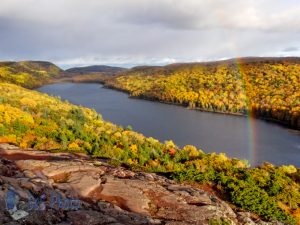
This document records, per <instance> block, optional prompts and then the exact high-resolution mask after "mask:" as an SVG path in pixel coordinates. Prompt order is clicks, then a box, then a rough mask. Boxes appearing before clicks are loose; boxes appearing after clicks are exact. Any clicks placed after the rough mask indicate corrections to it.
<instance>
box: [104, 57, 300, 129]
mask: <svg viewBox="0 0 300 225" xmlns="http://www.w3.org/2000/svg"><path fill="white" fill-rule="evenodd" d="M106 85H107V86H110V87H114V88H117V89H121V90H124V91H127V92H129V93H130V95H131V96H136V97H142V98H147V99H151V100H159V101H163V102H169V103H175V104H180V105H184V106H189V107H190V108H198V109H202V110H208V111H216V112H224V113H236V114H249V113H250V114H252V115H253V116H255V117H261V118H265V119H270V120H275V121H278V122H280V123H283V124H286V125H288V126H291V127H293V128H296V129H300V58H296V57H290V58H251V57H249V58H241V59H231V60H224V61H219V62H204V63H182V64H171V65H167V66H163V67H136V68H133V69H131V70H129V71H127V72H125V73H122V74H121V75H119V76H117V77H114V78H112V79H110V80H108V81H106Z"/></svg>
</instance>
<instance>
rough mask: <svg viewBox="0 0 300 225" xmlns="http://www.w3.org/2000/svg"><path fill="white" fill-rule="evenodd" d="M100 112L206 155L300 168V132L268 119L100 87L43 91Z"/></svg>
mask: <svg viewBox="0 0 300 225" xmlns="http://www.w3.org/2000/svg"><path fill="white" fill-rule="evenodd" d="M38 91H41V92H45V93H48V94H51V95H56V96H57V95H59V96H61V98H62V99H67V100H68V101H70V102H72V103H74V104H79V105H83V106H86V107H89V108H94V109H95V110H96V111H97V112H98V113H100V114H102V116H103V118H104V119H105V120H108V121H111V122H113V123H115V124H118V125H121V126H123V127H126V126H127V125H131V126H132V127H133V129H134V130H135V131H138V132H141V133H143V134H144V135H146V136H151V137H154V138H156V139H159V140H160V141H165V140H170V139H171V140H173V141H174V142H175V143H176V144H177V145H178V146H184V145H186V144H192V145H195V146H197V147H198V148H201V149H203V150H204V151H205V152H225V153H226V154H227V155H228V156H230V157H236V158H241V159H247V160H248V161H249V162H250V163H251V164H252V165H257V164H260V163H262V162H264V161H268V162H271V163H274V164H276V165H281V164H294V165H296V166H298V167H300V133H299V132H298V131H293V130H289V129H286V128H284V127H282V126H280V125H277V124H273V123H269V122H266V121H263V120H256V119H251V120H250V119H248V118H246V117H240V116H230V115H223V114H216V113H208V112H200V111H195V110H189V109H186V108H184V107H180V106H174V105H167V104H162V103H158V102H151V101H146V100H140V99H132V98H128V95H127V94H125V93H122V92H119V91H115V90H111V89H107V88H103V87H102V85H99V84H75V83H62V84H51V85H46V86H43V87H41V88H39V89H38Z"/></svg>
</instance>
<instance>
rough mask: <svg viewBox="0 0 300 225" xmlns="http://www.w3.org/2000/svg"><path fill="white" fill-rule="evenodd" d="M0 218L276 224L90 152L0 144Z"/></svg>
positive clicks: (83, 224)
mask: <svg viewBox="0 0 300 225" xmlns="http://www.w3.org/2000/svg"><path fill="white" fill-rule="evenodd" d="M0 157H1V161H0V224H7V225H8V224H10V225H12V224H41V225H44V224H60V225H67V224H73V225H96V224H114V225H117V224H139V225H140V224H168V225H181V224H276V223H270V222H269V223H266V222H263V221H261V220H259V219H258V218H256V217H255V216H253V215H251V214H250V213H247V212H236V211H233V210H232V209H231V207H230V206H229V205H228V204H227V203H226V202H224V201H222V200H221V199H219V198H218V197H217V196H215V195H212V194H211V193H209V192H206V191H204V190H202V189H199V188H195V187H192V186H189V185H182V184H178V183H176V182H174V181H172V180H169V179H167V178H165V177H162V176H159V175H156V174H150V173H143V172H132V171H129V170H126V169H124V168H121V167H112V166H110V165H108V164H106V163H105V162H101V161H99V160H95V159H90V158H88V157H87V156H84V155H79V154H69V153H49V152H45V151H33V150H23V149H19V148H17V147H15V146H11V145H7V144H0Z"/></svg>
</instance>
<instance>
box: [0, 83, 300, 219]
mask: <svg viewBox="0 0 300 225" xmlns="http://www.w3.org/2000/svg"><path fill="white" fill-rule="evenodd" d="M0 96H1V98H0V142H2V143H11V144H14V145H17V146H20V147H21V148H25V149H27V148H33V149H36V150H52V151H55V152H70V153H86V154H88V155H90V156H91V157H93V158H102V159H106V161H107V162H108V163H109V164H111V165H114V166H120V165H122V166H124V167H126V168H130V169H131V170H132V171H145V172H155V173H159V174H161V175H164V176H166V177H168V178H171V179H175V180H177V181H179V182H188V183H191V184H193V185H196V186H200V187H201V185H204V186H206V187H208V188H209V189H210V190H214V191H215V192H216V193H218V195H219V196H220V197H221V198H223V199H225V200H227V201H228V202H230V203H231V204H233V205H235V207H237V209H238V208H242V209H244V210H248V211H251V212H253V213H256V214H258V215H259V216H261V217H262V218H264V219H266V220H279V221H285V222H287V223H289V224H294V223H295V221H296V220H297V221H298V222H299V221H300V218H299V212H300V183H299V182H300V176H299V173H300V170H299V169H297V168H295V167H294V166H280V167H275V166H273V165H271V164H269V163H265V164H263V165H261V166H260V167H255V168H250V167H249V166H248V165H247V163H246V162H245V161H242V160H238V159H230V158H228V157H226V156H225V154H215V153H212V154H206V153H204V152H203V151H201V150H200V149H197V148H195V147H194V146H191V145H187V146H185V147H183V148H182V149H180V148H179V147H177V146H176V145H175V144H174V143H173V142H172V141H166V142H165V143H160V142H159V141H158V140H155V139H153V138H151V137H145V136H143V135H142V134H140V133H137V132H134V131H132V130H131V128H130V127H128V128H122V127H119V126H116V125H114V124H112V123H110V122H107V121H104V120H103V119H102V118H101V115H99V114H97V113H96V112H95V111H94V110H91V109H88V108H84V107H80V106H76V105H72V104H70V103H68V102H66V101H61V100H60V99H59V98H54V97H50V96H48V95H46V94H41V93H39V92H36V91H30V90H27V89H24V88H21V87H19V86H16V85H13V84H7V83H1V84H0ZM70 163H71V162H70ZM26 165H28V164H26ZM39 168H40V167H39ZM53 171H55V170H53ZM62 179H64V178H62ZM125 196H126V195H125ZM196 205H197V204H196ZM200 205H201V203H200ZM173 215H174V212H173Z"/></svg>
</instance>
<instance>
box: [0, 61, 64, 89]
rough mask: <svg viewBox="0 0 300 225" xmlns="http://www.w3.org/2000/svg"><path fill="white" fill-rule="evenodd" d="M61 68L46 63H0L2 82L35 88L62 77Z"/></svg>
mask: <svg viewBox="0 0 300 225" xmlns="http://www.w3.org/2000/svg"><path fill="white" fill-rule="evenodd" d="M62 71H63V70H61V69H60V68H59V67H57V66H56V65H54V64H53V63H50V62H44V61H20V62H0V82H9V83H14V84H18V85H21V86H24V87H28V88H33V87H38V86H41V85H43V84H46V83H49V81H50V80H52V79H53V78H57V77H59V76H60V74H61V72H62Z"/></svg>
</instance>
